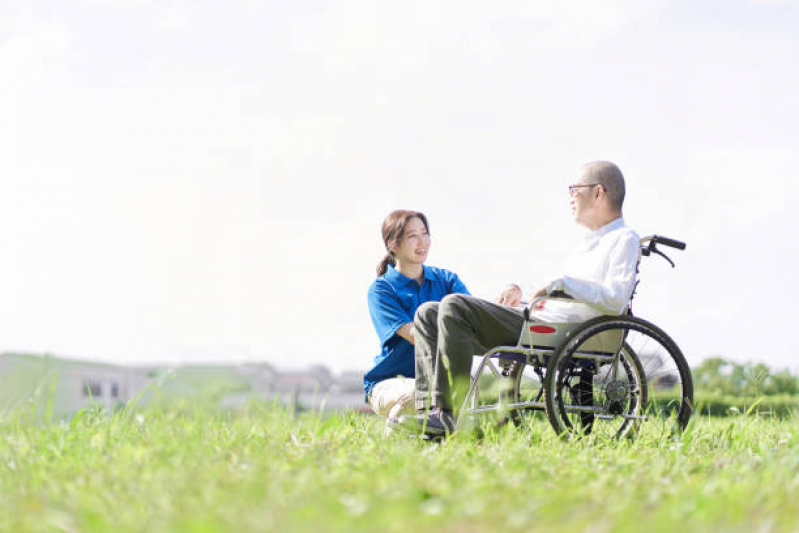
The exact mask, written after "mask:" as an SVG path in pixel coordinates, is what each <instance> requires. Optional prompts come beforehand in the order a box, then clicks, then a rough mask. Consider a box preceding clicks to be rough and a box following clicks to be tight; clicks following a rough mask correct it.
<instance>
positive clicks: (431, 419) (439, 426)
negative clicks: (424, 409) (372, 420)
mask: <svg viewBox="0 0 799 533" xmlns="http://www.w3.org/2000/svg"><path fill="white" fill-rule="evenodd" d="M388 424H389V426H390V427H393V428H397V429H403V430H405V431H411V432H414V433H422V434H424V435H429V436H431V437H444V436H446V435H449V434H451V433H454V432H455V420H454V419H453V418H452V413H450V412H449V411H445V410H443V409H439V408H435V409H433V410H432V411H430V412H429V413H427V414H426V415H425V413H420V414H418V415H416V416H410V415H404V416H401V417H399V418H390V419H389V420H388Z"/></svg>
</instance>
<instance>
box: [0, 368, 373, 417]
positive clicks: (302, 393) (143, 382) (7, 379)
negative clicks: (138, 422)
mask: <svg viewBox="0 0 799 533" xmlns="http://www.w3.org/2000/svg"><path fill="white" fill-rule="evenodd" d="M362 385H363V373H361V372H355V371H351V372H344V373H342V374H340V375H338V376H334V375H333V374H332V373H331V372H330V370H329V369H327V368H326V367H324V366H321V365H316V366H312V367H309V368H306V369H303V370H292V371H286V372H279V371H277V370H276V369H275V368H274V367H272V365H269V364H267V363H247V364H241V365H184V366H175V367H162V366H121V365H112V364H107V363H96V362H90V361H76V360H69V359H62V358H56V357H50V356H36V355H27V354H13V353H4V354H0V417H2V415H3V413H4V412H9V411H11V410H14V409H16V408H19V407H20V406H23V405H25V404H28V405H31V402H28V400H30V399H34V400H36V401H35V402H33V405H36V406H37V409H38V410H39V414H44V410H46V409H47V408H46V407H44V406H46V405H50V406H51V407H50V414H51V416H53V417H57V418H63V417H67V416H72V415H74V414H75V413H76V412H78V411H79V410H81V409H83V408H85V407H89V406H92V405H93V406H99V407H101V408H103V409H105V410H108V411H111V410H114V409H116V408H119V407H121V406H124V405H126V404H127V403H128V402H130V401H131V400H136V401H137V402H140V403H141V404H147V403H150V402H153V401H158V402H163V401H166V402H169V401H172V399H174V398H178V397H195V396H203V397H205V398H206V399H207V398H211V400H212V401H213V402H215V403H216V404H217V405H218V406H219V407H220V408H222V409H237V408H241V407H243V406H245V405H246V404H247V403H248V402H249V401H251V400H277V401H279V402H281V403H284V404H287V405H294V406H295V407H298V408H302V409H313V410H356V411H369V408H368V406H366V404H365V403H364V400H363V388H362ZM50 400H51V401H50Z"/></svg>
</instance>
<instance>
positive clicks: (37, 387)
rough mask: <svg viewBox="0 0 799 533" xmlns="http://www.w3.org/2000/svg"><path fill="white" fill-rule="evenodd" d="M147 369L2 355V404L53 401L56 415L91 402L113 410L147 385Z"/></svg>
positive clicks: (4, 405) (3, 406)
mask: <svg viewBox="0 0 799 533" xmlns="http://www.w3.org/2000/svg"><path fill="white" fill-rule="evenodd" d="M149 382H150V378H149V377H148V376H147V372H146V370H144V369H136V368H132V367H125V366H117V365H111V364H105V363H94V362H86V361H73V360H67V359H59V358H54V357H49V356H43V357H39V356H33V355H26V354H14V353H4V354H0V389H2V390H3V395H2V397H0V407H2V408H5V409H13V408H14V407H18V406H20V405H22V404H23V403H24V402H25V401H26V400H28V399H30V398H38V399H41V400H43V401H41V402H38V403H39V404H42V405H45V404H49V405H50V406H51V414H52V415H53V416H56V417H59V416H66V415H71V414H74V413H76V412H77V411H79V410H80V409H82V408H84V407H88V406H90V405H99V406H101V407H103V408H105V409H108V410H111V409H114V408H116V407H118V406H121V405H124V404H126V403H127V402H128V401H129V400H131V399H133V398H134V397H135V396H136V395H137V394H138V393H139V392H140V391H142V390H143V389H144V387H146V386H147V384H148V383H149Z"/></svg>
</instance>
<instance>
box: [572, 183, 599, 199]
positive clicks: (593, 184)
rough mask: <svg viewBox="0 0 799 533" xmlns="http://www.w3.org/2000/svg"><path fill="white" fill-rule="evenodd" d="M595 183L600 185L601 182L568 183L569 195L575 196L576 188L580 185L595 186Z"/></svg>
mask: <svg viewBox="0 0 799 533" xmlns="http://www.w3.org/2000/svg"><path fill="white" fill-rule="evenodd" d="M597 185H602V184H601V183H583V184H581V185H569V196H577V193H578V192H579V191H578V190H577V189H579V188H580V187H596V186H597Z"/></svg>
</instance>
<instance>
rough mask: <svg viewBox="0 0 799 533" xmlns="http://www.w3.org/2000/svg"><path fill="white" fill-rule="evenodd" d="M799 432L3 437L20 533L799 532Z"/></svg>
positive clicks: (158, 422)
mask: <svg viewBox="0 0 799 533" xmlns="http://www.w3.org/2000/svg"><path fill="white" fill-rule="evenodd" d="M797 429H798V427H797V424H796V422H794V421H791V420H786V421H777V420H770V419H760V418H752V417H744V416H739V417H732V418H726V419H709V418H701V417H698V418H695V420H694V421H693V422H692V424H691V426H690V427H689V431H688V432H687V433H686V434H685V435H684V436H683V437H682V438H680V439H668V438H660V437H652V436H647V435H645V436H644V437H642V438H640V439H638V440H635V441H632V442H630V441H621V442H617V441H600V440H596V439H592V438H587V439H583V440H581V441H577V442H562V441H560V440H558V439H557V438H555V436H554V434H553V432H552V430H551V429H550V428H549V426H548V425H547V424H546V423H545V421H544V420H543V418H540V417H539V418H538V419H534V420H533V421H532V422H531V423H530V426H529V427H525V428H519V429H517V428H514V427H507V428H502V429H501V430H498V431H491V430H489V431H487V432H486V433H485V434H484V435H483V437H482V438H479V439H478V438H476V437H475V436H474V435H466V434H462V435H457V436H456V437H454V438H452V439H450V440H449V441H447V442H445V443H444V444H441V445H438V444H430V443H425V442H422V441H417V440H412V439H408V438H404V437H401V436H396V435H395V436H390V437H388V438H386V437H384V436H383V427H382V423H381V421H380V420H378V419H376V418H373V417H369V416H363V415H340V416H333V417H328V418H324V417H321V416H319V415H318V414H315V413H305V414H302V415H300V416H299V418H297V419H295V418H294V416H293V415H292V413H290V412H289V411H286V410H284V409H282V408H279V407H277V406H272V405H262V404H261V405H259V404H252V405H250V406H249V408H247V409H246V410H245V411H243V412H240V413H238V414H229V413H228V414H225V413H220V412H218V411H215V410H212V409H209V408H192V407H191V406H189V405H187V404H184V406H183V407H174V408H170V409H168V410H160V409H149V410H144V411H141V412H137V411H134V410H123V411H120V412H118V413H116V414H114V415H104V414H101V413H92V412H85V413H83V414H82V416H80V417H76V418H75V419H73V420H72V421H67V422H63V423H57V424H45V425H41V424H35V423H31V422H26V421H25V419H24V417H20V416H17V417H15V418H10V419H8V418H7V419H6V420H4V421H3V423H2V426H0V493H2V498H0V528H2V529H4V530H7V531H25V530H30V531H54V530H55V531H58V530H64V531H119V530H129V531H134V530H135V531H317V532H322V531H397V532H400V531H401V532H403V533H406V532H407V531H414V532H419V531H642V530H646V531H674V530H678V529H679V530H681V531H696V530H704V531H721V530H724V531H753V530H758V531H795V530H797V529H799V490H797V489H799V431H797Z"/></svg>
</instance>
